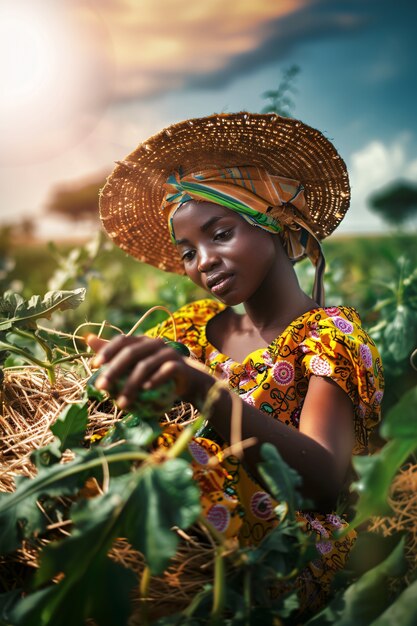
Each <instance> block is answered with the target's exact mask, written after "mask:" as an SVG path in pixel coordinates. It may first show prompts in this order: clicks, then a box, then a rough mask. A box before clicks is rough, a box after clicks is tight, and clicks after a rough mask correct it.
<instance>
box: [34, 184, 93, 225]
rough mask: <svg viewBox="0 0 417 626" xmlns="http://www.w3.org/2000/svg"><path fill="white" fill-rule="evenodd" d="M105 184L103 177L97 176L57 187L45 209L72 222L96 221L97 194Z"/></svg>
mask: <svg viewBox="0 0 417 626" xmlns="http://www.w3.org/2000/svg"><path fill="white" fill-rule="evenodd" d="M104 183H105V176H104V175H98V176H97V177H94V178H92V179H90V180H89V181H87V182H86V181H82V182H78V183H71V184H65V185H59V186H57V187H55V189H54V190H53V192H52V196H51V199H50V201H49V203H48V205H47V207H46V209H47V211H48V212H49V213H55V214H58V215H61V216H62V217H66V218H68V219H70V220H73V221H79V220H82V219H89V220H97V219H98V192H99V189H100V188H101V187H103V185H104Z"/></svg>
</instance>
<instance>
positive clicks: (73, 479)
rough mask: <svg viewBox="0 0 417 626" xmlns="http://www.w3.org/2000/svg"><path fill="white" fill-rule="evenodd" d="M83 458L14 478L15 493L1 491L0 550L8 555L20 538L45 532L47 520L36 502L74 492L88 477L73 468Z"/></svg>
mask: <svg viewBox="0 0 417 626" xmlns="http://www.w3.org/2000/svg"><path fill="white" fill-rule="evenodd" d="M82 461H83V460H82V459H81V458H79V459H77V460H75V461H73V462H72V463H68V464H66V465H58V464H54V465H52V466H50V467H44V468H40V469H39V472H38V475H37V476H35V477H34V478H26V477H17V478H16V479H15V482H16V490H15V492H14V493H3V494H0V553H2V554H7V553H8V552H11V551H13V550H15V549H16V548H18V547H19V545H20V541H21V540H22V539H23V538H30V537H32V536H34V535H37V534H39V533H41V532H43V531H44V529H45V525H46V522H47V520H46V518H45V516H44V515H43V513H42V512H41V511H40V509H39V507H38V506H37V504H36V503H37V501H38V500H40V499H42V498H46V497H48V498H54V497H56V496H61V495H73V494H75V493H76V492H77V491H78V490H79V489H80V488H81V487H82V486H83V484H84V483H85V480H86V477H87V474H86V471H81V472H75V471H74V470H76V468H77V466H78V465H80V464H82Z"/></svg>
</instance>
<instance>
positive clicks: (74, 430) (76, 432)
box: [51, 400, 88, 452]
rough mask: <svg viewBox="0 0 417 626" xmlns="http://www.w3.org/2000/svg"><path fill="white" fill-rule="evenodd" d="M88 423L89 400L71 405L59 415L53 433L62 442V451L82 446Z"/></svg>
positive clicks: (52, 428) (52, 429)
mask: <svg viewBox="0 0 417 626" xmlns="http://www.w3.org/2000/svg"><path fill="white" fill-rule="evenodd" d="M87 422H88V407H87V400H86V401H84V402H78V403H76V404H69V405H68V406H66V407H65V409H64V410H63V411H61V413H60V414H59V416H58V418H57V420H56V422H55V423H54V424H53V425H52V426H51V431H52V433H53V434H54V435H55V437H58V439H59V441H60V450H61V452H64V451H65V450H67V448H74V447H78V446H80V445H81V443H82V442H83V439H84V435H85V429H86V427H87Z"/></svg>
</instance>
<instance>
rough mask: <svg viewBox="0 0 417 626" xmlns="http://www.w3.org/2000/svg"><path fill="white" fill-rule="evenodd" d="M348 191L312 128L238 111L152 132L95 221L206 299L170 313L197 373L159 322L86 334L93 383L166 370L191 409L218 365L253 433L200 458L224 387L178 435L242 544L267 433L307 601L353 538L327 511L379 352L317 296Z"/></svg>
mask: <svg viewBox="0 0 417 626" xmlns="http://www.w3.org/2000/svg"><path fill="white" fill-rule="evenodd" d="M348 202H349V185H348V178H347V172H346V168H345V165H344V163H343V161H342V160H341V158H340V157H339V155H338V154H337V152H336V151H335V149H334V147H333V146H332V145H331V144H330V142H329V141H328V140H327V139H325V138H324V137H323V135H321V134H320V133H319V132H318V131H316V130H314V129H311V128H310V127H308V126H306V125H304V124H302V123H301V122H299V121H297V120H292V119H288V118H280V117H278V116H275V115H251V114H248V113H239V114H229V115H217V116H210V117H207V118H201V119H196V120H187V121H185V122H182V123H180V124H176V125H173V126H171V127H170V128H168V129H166V130H164V131H162V132H161V133H159V134H158V135H156V136H155V137H153V138H151V139H150V140H149V141H148V142H147V143H146V144H142V145H141V146H139V148H138V149H137V150H136V151H135V152H133V153H132V154H131V155H130V156H129V157H128V158H127V159H126V160H125V161H123V162H121V163H120V164H119V166H118V167H117V168H116V170H115V172H114V173H113V174H112V176H111V177H110V178H109V180H108V182H107V185H106V186H105V188H104V190H103V192H102V196H101V215H102V220H103V224H104V226H105V228H106V230H107V231H108V233H109V234H110V236H111V237H112V238H113V239H114V240H115V242H116V243H117V244H118V245H119V246H120V247H121V248H122V249H124V250H126V251H127V252H129V253H130V254H133V255H134V256H135V257H137V258H139V259H140V260H142V261H145V262H148V263H151V264H153V265H157V266H159V267H161V268H162V269H166V270H169V271H175V272H178V273H184V272H185V273H186V274H187V275H188V276H189V277H190V279H191V280H192V281H193V282H195V283H196V284H197V285H199V286H200V287H203V288H204V289H206V290H207V291H208V292H209V293H210V294H211V295H212V296H214V297H215V298H216V299H217V300H218V301H217V302H216V301H215V300H203V301H199V302H197V303H191V304H190V305H188V306H186V307H183V308H182V309H180V310H179V311H178V312H177V313H175V314H174V318H175V324H176V331H177V333H178V339H179V340H180V341H182V342H184V343H185V344H186V345H187V346H188V347H189V348H190V350H191V351H192V352H193V354H194V356H195V357H197V358H198V359H199V360H200V361H201V362H202V363H204V364H205V365H206V366H207V370H206V371H204V370H202V369H198V368H195V367H193V365H192V364H191V363H190V362H189V361H188V360H187V359H186V358H183V357H182V356H180V355H179V354H178V353H177V352H175V351H174V350H172V349H171V348H169V347H168V346H166V345H165V344H164V343H163V342H162V341H161V340H160V339H157V338H155V337H158V336H160V335H164V336H166V337H170V338H172V337H173V335H174V329H173V328H172V323H171V322H170V321H168V322H166V323H164V324H162V325H160V326H159V327H158V328H157V329H154V330H153V331H151V332H150V333H148V335H149V336H144V337H135V338H133V337H118V338H116V339H114V340H112V341H111V342H110V343H108V344H107V343H106V344H105V343H104V342H102V341H101V340H99V339H98V338H92V339H91V340H90V345H91V347H92V348H93V349H94V350H96V351H98V355H97V357H96V364H97V365H102V364H106V370H105V372H104V375H103V376H102V377H101V378H100V379H99V380H98V381H97V386H99V387H100V388H102V389H111V387H112V384H113V382H114V381H115V380H117V379H119V378H120V377H121V376H126V375H127V382H126V384H125V386H124V389H123V391H122V393H121V394H120V396H119V397H118V398H117V402H118V404H119V406H120V407H121V408H129V405H130V404H131V403H132V402H133V401H134V398H135V394H136V392H137V390H138V389H141V388H152V387H158V386H159V385H161V384H162V383H163V382H164V381H166V380H168V379H174V380H175V382H176V386H177V393H178V396H179V397H181V398H182V399H184V400H186V401H189V402H191V403H192V404H194V405H195V406H196V407H197V408H198V407H201V405H202V402H203V401H204V399H205V397H206V396H207V393H208V391H209V390H210V388H211V387H212V386H213V384H214V383H215V381H216V379H217V378H219V377H220V378H222V379H223V380H225V381H226V382H227V383H228V386H229V389H231V390H232V391H233V392H235V393H236V394H237V395H238V396H239V398H240V399H241V401H242V405H241V408H242V439H249V438H255V439H256V443H254V445H251V446H249V447H247V448H245V450H244V456H243V459H242V461H241V462H238V461H237V460H236V459H235V458H233V457H231V458H228V459H225V460H223V462H222V469H221V471H220V470H216V471H215V470H211V471H209V470H208V469H207V468H208V467H209V466H208V465H207V463H208V461H209V458H210V456H212V455H213V454H217V455H218V456H219V457H220V458H221V450H222V448H224V447H225V446H227V445H228V443H229V442H230V439H231V432H230V431H231V413H232V411H231V407H232V398H231V395H230V392H229V391H228V390H227V389H223V390H222V392H221V393H220V394H219V397H218V399H217V400H216V401H215V403H214V405H213V406H212V407H211V414H210V416H209V429H206V430H205V431H204V433H202V436H201V437H197V438H196V439H195V440H194V441H193V442H192V444H191V446H190V451H191V453H192V454H193V456H194V470H195V476H196V480H197V481H198V482H199V484H200V488H201V491H202V505H203V511H204V514H205V515H206V517H207V518H208V519H209V521H211V522H212V523H213V524H214V525H216V527H217V529H218V530H219V531H221V532H224V533H225V534H226V536H238V537H239V540H240V542H241V543H242V544H249V545H256V544H257V543H259V541H260V540H261V539H262V538H263V537H264V536H265V535H266V534H267V533H268V532H269V531H270V530H271V529H272V528H273V527H274V526H276V524H277V523H278V522H277V518H276V516H275V514H274V510H273V509H274V506H275V504H276V503H274V501H273V500H272V498H271V497H270V496H269V494H268V493H267V492H266V491H265V490H264V488H263V486H262V482H261V480H260V479H259V476H258V473H257V464H258V462H259V460H260V458H261V457H260V450H261V446H262V444H263V443H265V442H269V443H272V444H273V445H274V446H275V447H276V448H277V450H278V451H279V453H280V454H281V456H282V458H283V459H284V460H285V461H286V462H287V463H288V464H289V465H290V466H292V467H293V468H294V469H296V470H297V472H298V473H299V474H300V476H301V478H302V484H303V486H302V490H303V494H304V496H306V498H308V499H309V500H311V501H312V502H313V503H314V507H313V508H314V511H319V513H312V512H310V511H309V512H305V511H304V512H300V513H299V520H300V522H302V523H303V524H304V527H305V529H306V531H307V532H313V531H314V532H315V533H316V534H317V539H318V541H317V558H316V559H314V560H313V561H312V562H311V563H310V565H309V567H308V568H306V570H305V572H303V575H302V576H301V577H300V579H299V581H298V584H299V588H300V594H301V597H302V602H303V605H304V606H308V607H310V608H312V607H313V608H314V607H318V606H319V605H320V603H321V602H322V600H323V599H324V597H325V595H326V593H327V592H328V588H329V584H330V581H331V578H332V576H333V574H334V572H335V571H336V570H337V569H339V568H340V567H342V566H343V565H344V563H345V560H346V556H347V554H348V552H349V549H350V547H351V545H352V544H353V541H354V536H355V535H354V533H353V532H350V533H348V534H347V535H346V536H345V537H344V539H342V540H335V539H334V534H335V530H336V529H339V528H341V527H344V526H345V525H346V522H345V520H344V519H343V518H342V517H340V516H338V515H336V514H335V512H334V511H335V508H336V503H337V500H338V497H339V496H340V495H341V494H343V493H345V492H346V490H347V488H348V482H349V474H350V472H349V470H350V459H351V455H352V452H353V453H365V452H366V451H367V441H368V436H369V432H370V430H371V429H372V428H373V427H374V426H375V424H376V423H377V422H378V420H379V417H380V403H381V399H382V389H383V378H382V367H381V362H380V358H379V355H378V353H377V351H376V348H375V345H374V343H373V342H372V340H371V338H370V337H369V336H368V335H367V333H366V332H365V331H364V330H363V329H362V328H361V324H360V319H359V316H358V314H357V313H356V311H354V310H353V309H351V308H348V307H331V308H324V301H323V289H322V275H323V271H324V259H323V255H322V251H321V246H320V243H319V241H320V239H322V238H323V237H324V236H326V235H328V234H329V233H330V232H332V230H333V229H334V228H335V227H336V226H337V224H338V223H339V222H340V220H341V219H342V217H343V215H344V213H345V212H346V210H347V207H348ZM304 256H308V257H309V258H310V260H311V261H312V262H313V264H314V265H315V267H316V279H315V285H314V289H313V296H312V297H309V296H308V295H306V294H305V293H304V292H303V291H302V290H301V288H300V286H299V284H298V281H297V277H296V274H295V272H294V268H293V264H294V262H295V261H296V260H299V259H300V258H303V257H304ZM235 305H243V310H244V313H238V312H236V311H235V310H234V309H233V308H232V307H234V306H235ZM178 428H180V427H177V426H176V427H172V428H171V430H170V431H169V432H168V433H167V435H171V436H172V438H175V436H176V434H177V431H178Z"/></svg>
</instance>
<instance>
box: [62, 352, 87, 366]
mask: <svg viewBox="0 0 417 626" xmlns="http://www.w3.org/2000/svg"><path fill="white" fill-rule="evenodd" d="M84 356H91V352H77V354H69V355H67V356H64V357H61V358H60V359H56V360H55V361H53V364H54V365H58V364H59V363H65V362H68V361H75V360H76V359H80V358H81V357H84Z"/></svg>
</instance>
